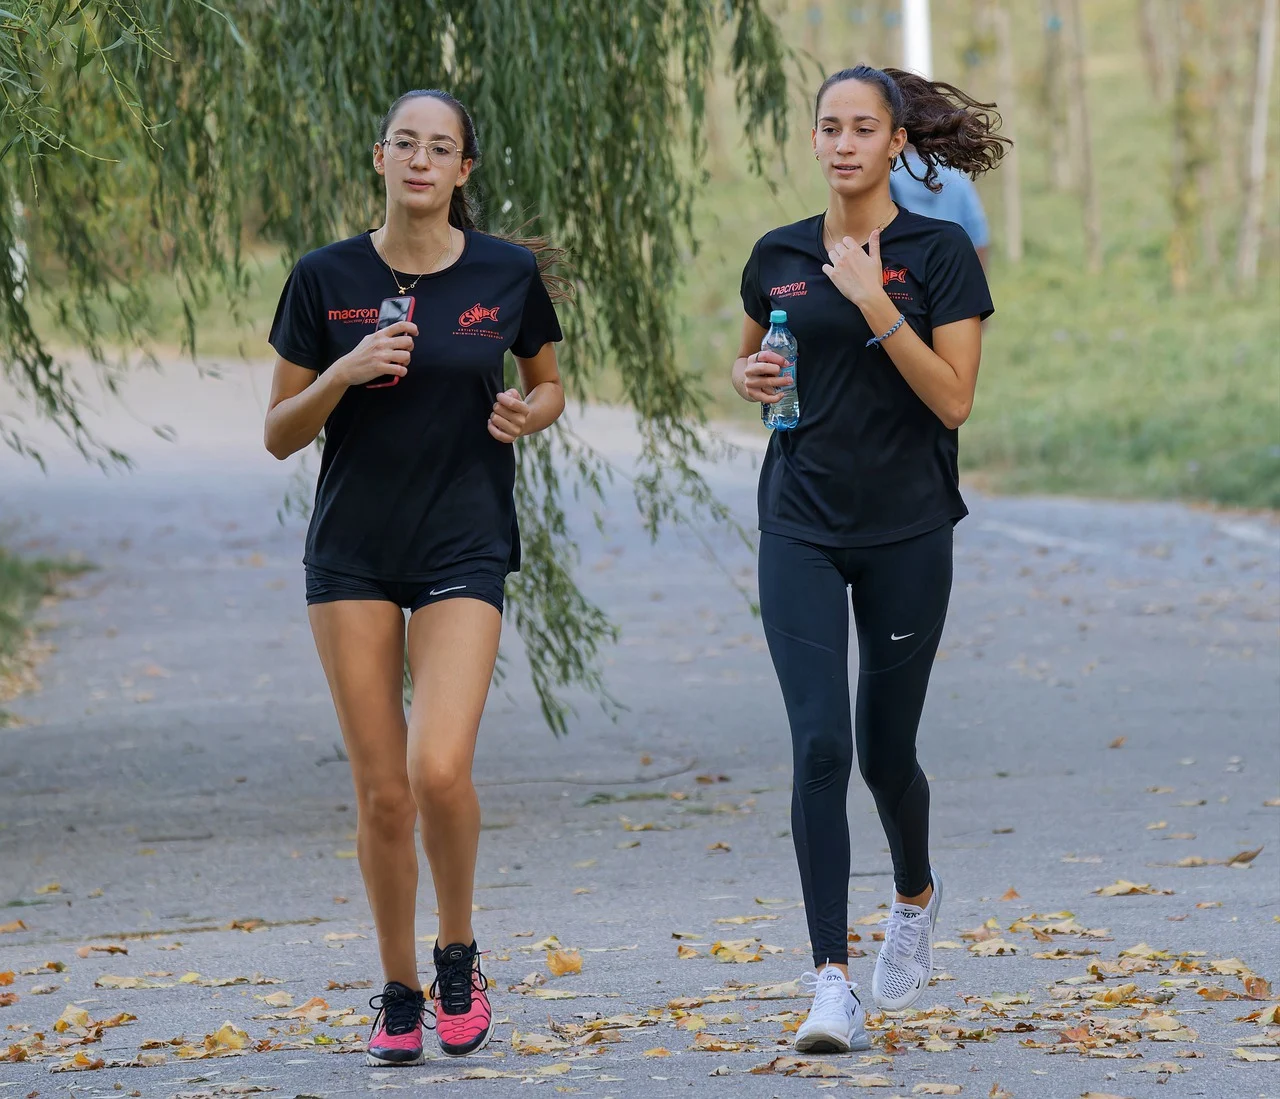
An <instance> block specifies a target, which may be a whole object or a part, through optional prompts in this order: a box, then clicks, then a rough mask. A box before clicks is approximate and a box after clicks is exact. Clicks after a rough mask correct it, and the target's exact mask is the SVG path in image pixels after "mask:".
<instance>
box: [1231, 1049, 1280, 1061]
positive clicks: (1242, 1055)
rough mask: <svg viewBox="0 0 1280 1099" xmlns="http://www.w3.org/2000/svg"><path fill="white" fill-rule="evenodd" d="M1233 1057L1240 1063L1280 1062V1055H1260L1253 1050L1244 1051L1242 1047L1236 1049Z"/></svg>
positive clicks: (1260, 1053)
mask: <svg viewBox="0 0 1280 1099" xmlns="http://www.w3.org/2000/svg"><path fill="white" fill-rule="evenodd" d="M1235 1055H1236V1057H1237V1058H1238V1059H1239V1060H1241V1061H1280V1053H1262V1052H1261V1051H1259V1050H1255V1049H1245V1048H1244V1047H1243V1046H1237V1047H1236V1049H1235Z"/></svg>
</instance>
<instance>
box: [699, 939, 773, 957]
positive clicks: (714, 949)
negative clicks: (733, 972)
mask: <svg viewBox="0 0 1280 1099" xmlns="http://www.w3.org/2000/svg"><path fill="white" fill-rule="evenodd" d="M754 941H755V940H754V939H736V940H733V941H728V940H726V941H724V942H714V943H712V944H711V956H712V957H713V958H715V959H716V961H719V962H758V961H760V960H761V956H760V953H759V951H757V950H754V949H753V948H752V945H751V944H752V943H753V942H754Z"/></svg>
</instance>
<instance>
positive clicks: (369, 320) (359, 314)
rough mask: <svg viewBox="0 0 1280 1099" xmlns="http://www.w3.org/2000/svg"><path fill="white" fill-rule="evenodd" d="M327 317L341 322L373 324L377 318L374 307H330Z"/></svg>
mask: <svg viewBox="0 0 1280 1099" xmlns="http://www.w3.org/2000/svg"><path fill="white" fill-rule="evenodd" d="M329 319H330V320H331V321H338V322H340V323H342V324H374V323H376V322H377V320H378V311H377V310H376V309H330V310H329Z"/></svg>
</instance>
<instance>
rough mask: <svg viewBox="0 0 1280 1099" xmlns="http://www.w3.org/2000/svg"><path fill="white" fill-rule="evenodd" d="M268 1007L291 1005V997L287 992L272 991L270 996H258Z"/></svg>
mask: <svg viewBox="0 0 1280 1099" xmlns="http://www.w3.org/2000/svg"><path fill="white" fill-rule="evenodd" d="M256 999H259V1000H261V1001H262V1002H263V1003H264V1004H266V1005H267V1006H268V1007H293V997H292V996H291V995H289V993H287V992H273V993H271V995H270V996H258V997H256Z"/></svg>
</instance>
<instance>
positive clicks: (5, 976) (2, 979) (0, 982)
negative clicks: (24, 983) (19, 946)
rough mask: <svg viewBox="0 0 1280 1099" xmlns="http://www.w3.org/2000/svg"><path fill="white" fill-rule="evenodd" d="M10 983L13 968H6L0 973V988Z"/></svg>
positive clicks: (11, 981) (11, 982)
mask: <svg viewBox="0 0 1280 1099" xmlns="http://www.w3.org/2000/svg"><path fill="white" fill-rule="evenodd" d="M11 984H13V970H12V969H6V970H5V971H4V972H3V973H0V988H4V987H6V986H7V985H11Z"/></svg>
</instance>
